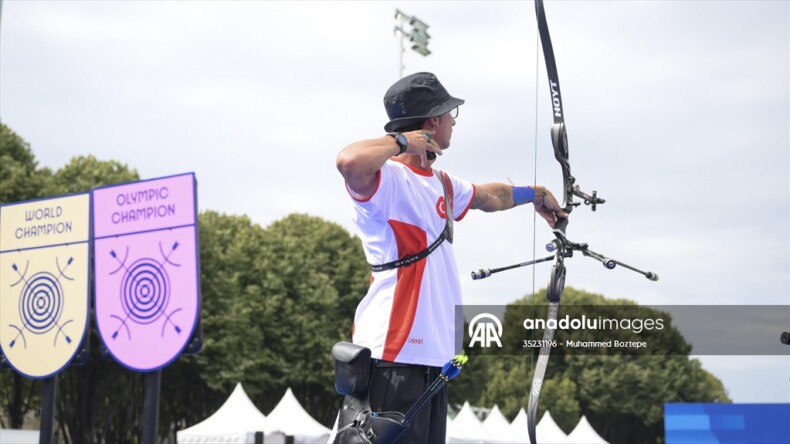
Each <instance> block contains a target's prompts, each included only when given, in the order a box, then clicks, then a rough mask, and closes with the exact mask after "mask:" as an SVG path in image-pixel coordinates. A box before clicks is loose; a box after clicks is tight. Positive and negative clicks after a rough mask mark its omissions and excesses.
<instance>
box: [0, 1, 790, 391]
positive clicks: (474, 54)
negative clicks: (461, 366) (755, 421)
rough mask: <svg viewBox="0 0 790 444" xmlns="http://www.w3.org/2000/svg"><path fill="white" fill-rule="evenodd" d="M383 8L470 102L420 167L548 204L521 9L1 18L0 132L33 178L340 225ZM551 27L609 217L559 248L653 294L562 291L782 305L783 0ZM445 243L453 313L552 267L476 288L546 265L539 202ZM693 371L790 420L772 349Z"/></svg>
mask: <svg viewBox="0 0 790 444" xmlns="http://www.w3.org/2000/svg"><path fill="white" fill-rule="evenodd" d="M396 8H400V9H402V10H403V11H404V12H406V13H407V14H412V15H416V16H417V17H419V18H420V19H422V20H423V21H425V22H426V23H428V24H429V25H430V28H429V30H428V32H429V34H430V35H431V40H430V45H429V46H430V49H431V51H433V54H431V55H430V56H429V57H422V56H420V55H418V54H416V53H414V52H412V51H408V52H407V53H406V54H404V63H405V66H406V70H405V72H406V73H407V74H408V73H412V72H417V71H432V72H434V73H436V74H437V76H438V77H439V79H440V80H441V81H442V83H443V84H444V85H445V86H446V87H447V89H448V90H449V91H450V93H451V94H452V95H454V96H456V97H460V98H463V99H465V100H466V104H465V105H463V106H462V107H461V109H460V116H459V118H458V121H457V125H456V127H455V130H454V134H453V142H452V146H451V148H450V149H449V150H448V151H447V152H446V153H445V155H444V156H442V157H441V158H440V159H439V161H438V162H437V164H436V165H435V166H436V167H438V168H442V169H447V170H448V171H450V172H452V173H454V174H456V175H458V176H461V177H464V178H467V179H469V180H471V181H473V182H477V183H484V182H490V181H500V182H507V180H508V178H509V179H511V180H512V181H513V182H515V183H518V184H531V183H533V181H535V172H536V171H537V183H539V184H543V185H546V186H547V187H549V188H550V189H552V190H554V191H555V192H557V193H559V191H560V190H561V188H562V185H561V173H560V169H559V165H558V164H557V162H556V161H555V160H554V156H553V150H552V148H551V143H550V140H549V128H550V126H551V119H552V115H551V106H550V96H549V89H548V82H547V78H546V73H545V68H544V66H543V55H542V53H541V52H539V51H538V49H539V46H538V45H539V44H538V40H537V38H538V36H537V26H536V20H535V13H534V6H533V4H532V2H516V1H508V2H492V1H486V2H474V1H462V2H461V1H458V2H453V1H442V2H400V3H392V2H375V3H373V2H328V1H325V2H315V3H314V2H290V3H287V2H253V1H245V2H208V1H201V2H197V1H194V2H189V1H177V2H176V1H174V2H152V1H146V2H131V1H112V2H93V1H82V2H77V1H51V2H48V1H36V2H24V1H8V0H6V1H4V2H3V3H2V22H0V26H1V27H0V119H2V121H3V122H4V123H5V124H7V125H9V126H10V127H11V128H12V129H13V130H14V131H16V132H17V133H18V134H19V135H20V136H22V137H23V138H24V139H25V140H27V141H28V142H30V144H31V145H32V148H33V151H34V152H35V154H36V156H37V158H38V160H39V162H40V165H42V166H48V167H51V168H53V169H56V168H59V167H61V166H63V165H64V164H65V163H67V162H68V161H69V159H70V158H72V157H73V156H78V155H88V154H92V155H95V156H97V157H98V158H100V159H103V160H110V159H114V160H118V161H121V162H124V163H126V164H128V165H129V166H131V167H133V168H136V169H137V170H138V171H139V172H140V175H141V177H143V178H153V177H159V176H165V175H171V174H176V173H182V172H188V171H194V172H195V173H196V175H197V179H198V192H199V199H200V201H199V205H200V208H201V209H211V210H216V211H220V212H224V213H230V214H246V215H248V216H250V217H251V218H252V220H253V221H255V222H257V223H259V224H261V225H263V226H266V225H268V224H269V223H271V222H273V221H275V220H278V219H280V218H282V217H284V216H286V215H288V214H290V213H294V212H301V213H309V214H313V215H317V216H320V217H322V218H325V219H327V220H330V221H333V222H336V223H338V224H341V225H342V226H344V227H346V228H347V229H349V230H353V227H352V225H351V219H350V217H351V203H350V200H349V197H348V195H347V194H346V192H345V190H344V187H343V182H342V178H341V176H340V175H339V174H338V173H337V170H336V169H335V165H334V162H335V156H336V155H337V153H338V151H339V150H340V149H342V148H343V147H344V146H346V145H348V144H349V143H351V142H353V141H355V140H358V139H362V138H369V137H376V136H380V135H382V134H383V125H384V123H386V114H385V112H384V108H383V106H382V98H383V95H384V92H385V90H386V89H387V88H388V87H389V85H390V84H391V83H392V82H394V81H395V80H397V77H398V52H399V44H398V40H397V38H396V37H395V36H394V34H393V32H392V31H393V27H394V25H395V21H394V19H393V16H394V11H395V9H396ZM546 14H547V19H548V23H549V30H550V32H551V36H552V40H553V44H554V51H555V55H556V59H557V66H558V71H559V77H560V84H561V86H562V92H563V102H564V107H565V120H566V123H567V127H568V136H569V146H570V154H571V165H572V169H573V173H574V175H575V176H576V177H577V183H578V184H580V185H581V186H582V188H583V189H584V190H586V191H592V190H598V192H599V195H600V196H601V197H603V198H605V199H606V200H607V203H606V204H605V205H603V206H601V207H600V208H599V209H598V211H597V212H595V213H592V212H590V211H589V208H585V207H581V208H579V209H577V210H576V211H575V212H574V213H573V215H572V220H571V224H570V227H569V230H568V235H569V237H570V238H571V239H573V240H577V241H583V242H587V243H589V244H590V246H591V248H592V249H594V250H596V251H598V252H600V253H603V254H605V255H608V256H611V257H614V258H617V259H620V260H622V261H624V262H626V263H629V264H632V265H635V266H637V267H640V268H643V269H648V270H652V271H655V272H657V273H658V274H659V275H660V277H661V280H660V281H659V282H657V283H654V282H650V281H648V280H646V279H645V278H643V277H641V276H639V275H637V274H635V273H632V272H629V271H627V270H625V269H622V268H618V269H615V270H613V271H607V270H605V269H604V268H603V267H602V266H601V265H600V264H599V263H598V262H595V261H592V260H590V259H586V258H581V257H577V258H574V259H572V260H570V261H569V262H568V279H567V285H568V286H572V287H575V288H579V289H584V290H587V291H592V292H596V293H600V294H603V295H604V296H606V297H609V298H628V299H632V300H635V301H637V302H639V303H641V304H650V305H670V304H699V305H706V304H776V305H779V304H782V305H788V304H790V31H789V30H790V3H789V2H786V1H763V2H761V1H686V2H678V1H631V2H628V1H617V2H615V1H585V2H582V1H563V2H557V1H550V2H548V3H547V4H546ZM533 233H534V234H533ZM455 238H456V241H455V250H456V254H457V257H458V265H459V270H460V272H461V274H462V276H461V280H462V285H463V290H464V292H465V293H464V297H465V301H466V302H467V303H469V304H505V303H508V302H511V301H513V300H515V299H517V298H519V297H521V296H524V295H525V294H529V293H531V292H532V290H533V288H535V289H540V288H543V287H545V285H546V282H547V281H548V276H549V271H550V265H549V264H542V265H539V266H538V267H536V269H535V270H534V281H533V271H532V270H530V269H521V270H516V271H510V272H508V273H502V274H500V275H497V276H496V277H492V278H490V279H488V280H486V281H480V282H473V281H472V280H471V279H470V278H469V272H470V271H471V270H474V269H477V268H481V267H496V266H502V265H507V264H510V263H515V262H522V261H525V260H529V259H532V257H533V250H535V252H534V254H535V255H536V256H537V257H540V256H542V255H545V254H546V253H545V252H544V250H543V246H544V245H545V243H546V242H547V241H549V240H551V239H552V238H553V236H552V234H551V232H550V230H549V228H548V227H547V225H546V224H545V222H541V221H538V223H537V226H536V227H535V224H534V223H533V214H532V211H531V207H522V208H518V209H516V210H514V211H508V212H504V213H497V214H484V213H479V212H471V213H470V214H469V215H468V216H467V218H466V219H465V220H464V221H463V222H461V223H459V224H457V226H456V236H455ZM361 296H362V295H360V297H361ZM784 309H786V310H790V309H788V308H787V307H785V308H784ZM786 330H790V325H788V326H787V328H786ZM779 334H780V331H777V332H776V334H775V336H776V337H775V338H773V339H772V338H768V339H769V340H776V341H777V342H778V338H779ZM702 360H703V362H704V363H705V367H706V368H707V369H709V370H710V371H712V372H713V373H714V374H716V375H717V376H718V377H720V378H722V380H723V381H724V383H725V386H726V387H727V389H728V390H729V391H730V394H731V396H732V397H733V398H734V400H735V401H737V402H790V357H788V356H786V355H785V356H783V357H772V358H765V357H748V359H744V358H742V357H739V358H730V357H716V358H713V357H706V358H703V359H702ZM747 364H748V368H747Z"/></svg>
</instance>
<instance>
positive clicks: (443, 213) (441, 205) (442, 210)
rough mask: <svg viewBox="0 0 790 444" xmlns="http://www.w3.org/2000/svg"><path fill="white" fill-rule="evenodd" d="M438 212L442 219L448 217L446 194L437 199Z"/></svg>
mask: <svg viewBox="0 0 790 444" xmlns="http://www.w3.org/2000/svg"><path fill="white" fill-rule="evenodd" d="M436 212H437V213H439V217H441V218H442V219H447V205H445V203H444V196H439V200H437V201H436Z"/></svg>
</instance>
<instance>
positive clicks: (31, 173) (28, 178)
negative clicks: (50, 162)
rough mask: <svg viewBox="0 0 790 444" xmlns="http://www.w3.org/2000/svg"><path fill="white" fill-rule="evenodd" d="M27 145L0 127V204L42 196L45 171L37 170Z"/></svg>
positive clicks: (3, 126) (5, 127)
mask: <svg viewBox="0 0 790 444" xmlns="http://www.w3.org/2000/svg"><path fill="white" fill-rule="evenodd" d="M37 165H38V162H36V157H35V155H34V154H33V151H31V149H30V144H28V143H27V142H25V141H24V140H23V139H22V138H21V137H19V136H18V135H17V134H16V133H14V132H13V131H12V130H11V128H9V127H8V126H6V125H5V124H3V123H0V204H2V203H8V202H19V201H23V200H29V199H33V198H36V197H38V196H40V195H41V188H42V185H43V184H44V182H45V181H46V178H47V176H48V173H49V172H48V170H39V169H37Z"/></svg>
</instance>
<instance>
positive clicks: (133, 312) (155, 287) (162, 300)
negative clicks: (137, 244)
mask: <svg viewBox="0 0 790 444" xmlns="http://www.w3.org/2000/svg"><path fill="white" fill-rule="evenodd" d="M169 301H170V278H169V277H168V275H167V272H166V271H165V269H164V267H163V266H162V265H161V264H160V263H159V262H157V261H155V260H153V259H150V258H142V259H138V260H137V261H136V262H134V263H133V264H132V265H131V266H129V268H128V269H127V270H126V273H125V274H124V276H123V281H122V282H121V307H123V310H124V312H125V313H126V316H127V318H128V319H131V320H133V321H134V322H136V323H138V324H150V323H152V322H154V321H156V320H157V319H159V318H160V317H161V316H162V314H163V313H164V312H165V310H166V309H167V304H168V302H169Z"/></svg>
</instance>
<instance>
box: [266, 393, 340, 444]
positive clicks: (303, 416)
mask: <svg viewBox="0 0 790 444" xmlns="http://www.w3.org/2000/svg"><path fill="white" fill-rule="evenodd" d="M266 423H267V425H268V428H267V429H266V434H267V435H269V434H284V435H290V436H293V437H294V442H295V443H296V444H308V443H309V444H313V443H316V444H318V443H321V444H324V443H326V442H327V440H328V439H329V435H330V433H331V432H332V431H331V430H329V429H328V428H326V427H324V426H323V425H322V424H321V423H320V422H318V421H316V420H315V419H313V417H312V416H310V414H309V413H307V412H306V411H305V409H304V408H302V405H301V404H299V401H297V400H296V397H295V396H294V394H293V392H292V391H291V388H290V387H289V388H288V390H286V391H285V395H283V397H282V399H280V402H279V403H277V406H276V407H274V410H272V412H271V413H269V416H268V417H267V418H266Z"/></svg>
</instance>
